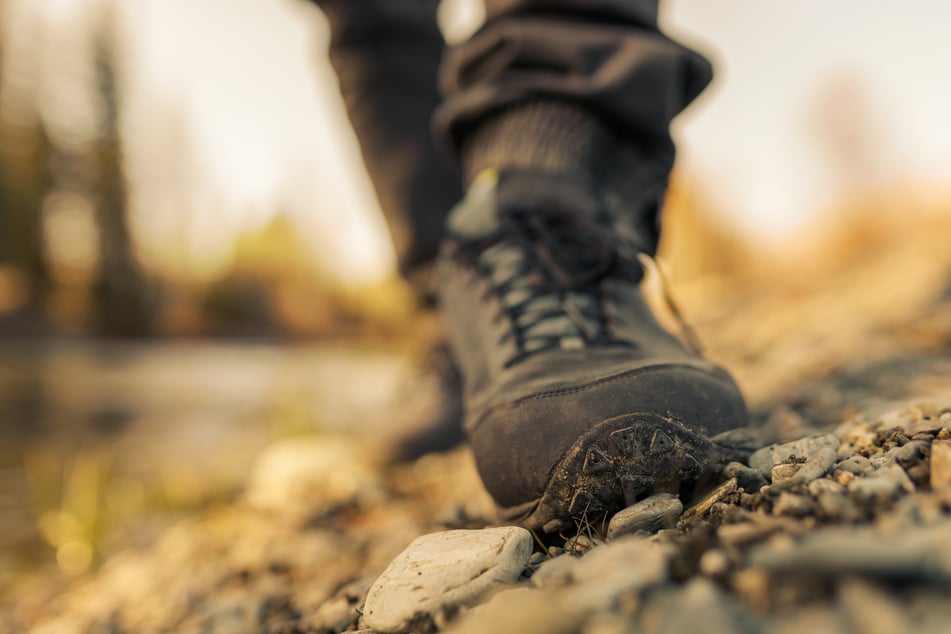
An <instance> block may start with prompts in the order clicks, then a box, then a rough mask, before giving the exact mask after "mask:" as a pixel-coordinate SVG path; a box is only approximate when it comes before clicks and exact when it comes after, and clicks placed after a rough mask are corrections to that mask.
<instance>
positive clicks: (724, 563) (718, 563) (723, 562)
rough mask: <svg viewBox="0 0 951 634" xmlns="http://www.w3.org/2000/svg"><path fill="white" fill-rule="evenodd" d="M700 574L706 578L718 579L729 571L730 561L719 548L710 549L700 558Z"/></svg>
mask: <svg viewBox="0 0 951 634" xmlns="http://www.w3.org/2000/svg"><path fill="white" fill-rule="evenodd" d="M699 566H700V572H702V573H703V574H705V575H707V576H708V577H720V576H722V575H725V574H726V573H727V571H729V569H730V560H729V558H727V556H726V553H724V552H723V551H722V550H720V549H719V548H711V549H709V550H707V551H706V552H704V553H703V555H701V556H700V563H699Z"/></svg>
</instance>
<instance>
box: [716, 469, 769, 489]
mask: <svg viewBox="0 0 951 634" xmlns="http://www.w3.org/2000/svg"><path fill="white" fill-rule="evenodd" d="M723 477H724V478H736V482H737V485H738V486H739V487H740V488H741V489H743V490H744V491H747V492H750V493H756V492H757V491H759V490H760V489H761V488H763V487H764V486H766V485H767V484H769V483H768V482H767V481H766V478H765V477H764V475H763V474H762V473H760V472H759V471H757V470H756V469H753V468H752V467H748V466H746V465H745V464H743V463H742V462H731V463H729V464H728V465H727V466H726V467H724V468H723Z"/></svg>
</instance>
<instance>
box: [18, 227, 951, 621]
mask: <svg viewBox="0 0 951 634" xmlns="http://www.w3.org/2000/svg"><path fill="white" fill-rule="evenodd" d="M945 235H947V233H945ZM928 239H930V238H928V236H924V237H923V238H922V240H923V241H925V242H920V243H918V244H916V245H910V246H909V247H908V248H906V249H904V250H900V251H896V252H895V253H894V254H891V256H890V257H889V258H885V259H883V260H882V261H881V262H880V263H879V264H868V265H863V266H861V267H858V268H855V269H852V270H848V271H841V272H839V273H837V274H836V275H835V276H831V277H829V278H828V279H826V280H824V282H823V285H822V287H821V288H818V289H816V290H815V292H812V293H808V294H802V295H801V296H799V297H798V298H788V297H787V298H786V299H785V300H782V301H783V302H784V303H780V301H781V300H780V298H779V296H778V295H773V294H771V293H770V292H768V290H766V289H765V287H763V288H761V289H759V290H757V289H755V288H754V289H746V290H745V291H744V292H746V293H747V294H744V292H740V291H739V290H735V289H734V292H730V293H720V294H718V296H719V297H720V298H721V303H719V304H717V303H711V302H709V301H707V302H706V303H704V301H701V300H702V293H701V294H698V295H697V296H696V297H700V298H701V299H696V300H694V299H689V298H688V301H686V302H685V303H686V304H687V305H686V307H685V308H686V312H687V314H688V315H698V319H697V320H696V322H697V325H698V330H699V331H700V335H701V337H702V338H703V339H704V340H705V341H707V342H708V344H709V345H710V346H711V350H712V354H713V356H714V357H716V358H717V359H718V360H720V361H721V362H723V363H724V364H726V365H727V366H728V367H730V368H731V369H732V370H734V371H735V372H736V374H737V375H738V377H739V380H740V383H741V385H742V386H743V387H744V389H745V391H746V393H747V394H748V396H749V397H750V400H751V402H752V404H753V406H754V417H753V418H754V424H755V427H754V428H753V429H752V431H751V432H750V433H749V434H747V435H746V436H745V437H743V438H739V436H737V437H736V438H734V441H735V443H734V445H735V456H734V457H735V461H734V462H732V463H731V464H729V465H728V466H727V467H726V469H725V471H724V474H723V478H722V481H721V483H720V484H719V486H718V487H717V488H716V489H714V490H712V491H708V492H706V494H705V495H702V496H700V497H698V498H697V499H694V500H687V501H679V500H672V499H669V498H665V497H663V496H661V497H655V498H650V499H648V500H645V501H643V502H640V503H639V504H638V505H635V507H632V508H630V509H628V510H627V511H625V512H624V514H623V515H622V517H621V518H620V519H618V520H617V521H616V522H615V523H613V524H612V525H611V526H590V525H587V524H585V523H579V526H578V532H577V534H576V535H575V536H571V535H566V537H568V538H569V539H567V541H566V542H565V543H563V544H559V545H556V546H544V547H543V546H542V545H540V544H538V543H537V542H534V540H531V541H530V542H526V541H524V540H525V536H524V535H521V536H520V535H519V533H518V532H517V531H507V532H504V533H502V534H501V535H502V537H499V539H505V540H509V539H515V540H523V541H520V542H518V544H516V545H515V546H511V547H508V546H507V547H505V548H502V547H500V548H499V549H498V552H499V553H507V554H505V557H506V559H505V560H504V561H502V560H499V561H494V560H493V561H489V562H488V563H487V564H486V565H485V569H486V570H488V569H492V570H500V571H502V570H504V571H506V575H507V576H506V575H502V576H500V577H499V578H497V579H496V578H493V582H492V583H491V584H489V583H485V579H484V578H482V577H480V576H479V573H480V572H482V570H477V571H475V573H473V571H472V570H471V569H470V568H469V567H467V565H466V562H467V561H470V559H472V558H471V557H469V556H468V555H466V554H465V551H460V550H459V549H460V543H461V544H467V543H472V544H475V543H477V542H478V543H483V542H486V541H487V540H488V542H491V539H495V538H496V537H497V536H498V535H497V534H496V533H490V532H486V529H487V528H488V527H492V526H495V520H494V516H493V512H492V505H491V502H490V500H489V498H488V496H487V494H486V493H485V492H484V490H483V489H482V487H481V484H480V483H479V480H478V477H477V475H476V473H475V469H474V464H473V461H472V457H471V455H470V453H469V452H468V450H467V449H466V448H465V447H460V448H457V449H455V450H452V451H448V452H444V453H438V454H431V455H428V456H424V457H423V458H420V459H418V460H416V461H414V462H411V463H408V464H398V465H393V464H390V463H388V462H387V461H384V460H382V459H380V458H379V456H380V455H381V454H379V453H378V452H376V451H367V450H366V448H367V447H368V446H369V445H370V443H369V441H368V437H367V435H366V434H365V433H349V434H339V433H329V432H328V433H324V434H322V435H318V436H309V437H294V438H288V439H283V440H279V441H277V442H273V443H272V444H269V445H268V446H267V447H265V448H264V449H263V450H262V451H261V452H260V454H259V455H258V456H257V457H256V459H255V463H254V466H253V467H252V468H250V469H249V470H248V472H247V476H246V478H245V484H244V486H243V487H242V489H241V492H240V494H238V495H237V496H236V497H235V498H234V499H233V500H230V501H225V502H222V503H219V504H216V505H214V506H213V507H212V508H203V509H201V510H196V511H194V512H192V513H190V514H188V515H187V516H186V517H185V518H184V519H182V520H181V521H179V522H178V523H176V524H175V525H174V526H172V527H170V528H168V529H166V530H164V531H162V532H161V534H160V535H159V537H158V538H157V539H156V540H155V541H154V542H153V543H151V545H149V546H147V547H144V548H136V549H129V550H127V551H124V552H122V553H119V554H116V555H114V556H112V557H111V558H109V559H108V560H107V561H106V562H105V563H104V564H103V565H102V566H101V567H100V568H99V569H98V570H97V571H96V572H95V573H94V574H89V575H86V576H84V577H82V578H80V579H78V580H77V581H76V582H74V583H73V584H72V585H71V586H70V587H69V589H68V591H67V592H64V593H61V594H58V595H57V596H55V597H54V598H52V599H50V598H49V593H48V592H46V593H44V592H40V591H30V589H29V588H27V589H23V588H21V589H20V590H19V592H18V594H17V596H16V597H15V598H16V599H17V601H16V603H15V604H14V607H13V609H11V610H9V611H8V613H7V614H6V616H4V617H3V619H4V620H3V621H2V622H0V624H3V625H6V626H7V627H8V628H10V629H11V631H17V630H18V629H19V630H22V629H30V630H31V631H33V632H38V633H43V634H46V633H55V634H60V633H63V634H69V633H71V632H93V633H98V632H103V633H105V632H109V633H113V634H120V633H125V632H129V633H132V632H136V633H137V632H215V633H218V632H221V633H224V632H273V633H291V632H308V633H311V632H339V631H354V630H361V629H363V630H364V631H370V630H369V627H370V624H371V623H368V620H367V617H368V616H369V615H370V611H372V612H373V613H374V614H379V613H380V611H381V610H384V608H385V609H390V608H389V607H387V606H393V605H398V606H399V605H403V604H401V603H400V602H401V601H402V602H405V600H406V599H405V595H401V594H400V592H401V590H400V588H403V589H404V590H405V589H406V588H407V587H408V588H409V590H413V586H412V584H402V585H401V583H402V581H401V578H400V577H399V575H400V574H404V573H405V572H406V571H411V572H412V573H413V574H418V575H419V576H420V577H421V578H423V579H425V580H426V583H420V584H418V585H419V586H420V587H421V588H422V587H425V588H428V590H426V591H427V592H428V593H429V594H427V596H426V597H422V598H421V597H416V599H414V601H416V602H415V603H414V604H413V606H416V607H415V608H413V609H411V610H410V612H409V614H408V616H407V617H406V619H404V620H403V621H400V618H403V617H399V618H396V617H394V619H395V620H393V621H392V622H391V621H386V622H385V623H384V621H377V622H374V623H373V624H374V625H375V626H377V627H380V625H379V623H384V627H385V628H386V629H403V630H407V631H422V632H425V631H447V632H487V631H498V632H505V631H512V632H514V631H518V632H542V633H545V632H551V633H555V632H584V633H586V634H611V633H621V632H665V633H666V632H684V631H696V630H703V631H705V632H709V633H716V634H719V633H720V632H723V633H727V632H744V631H748V632H760V631H762V632H777V633H780V632H801V631H810V630H811V631H816V632H896V631H902V632H939V631H946V629H947V623H948V622H949V620H951V555H949V553H951V384H949V383H948V380H947V379H948V377H949V376H951V293H949V292H948V289H949V288H951V256H948V255H939V254H941V253H943V250H933V251H932V250H928V248H930V247H934V246H935V245H938V244H940V241H938V240H937V238H934V240H933V242H927V240H928ZM922 253H933V254H934V257H930V258H922V257H921V254H922ZM942 258H943V259H942ZM923 260H927V261H925V262H923ZM876 267H879V268H876ZM909 279H912V280H913V281H914V286H915V290H914V292H912V291H911V290H908V289H907V288H904V287H902V288H901V289H899V290H897V291H896V294H895V298H896V299H893V301H886V300H887V298H885V299H883V297H882V288H891V285H894V284H899V285H900V284H902V283H903V280H904V281H905V282H907V281H908V280H909ZM751 298H753V299H751ZM731 306H732V308H731ZM741 308H742V310H741ZM380 415H381V416H385V414H383V413H381V414H380ZM456 530H474V531H478V533H477V534H478V535H480V536H482V537H479V538H478V539H476V538H475V537H473V540H466V539H459V538H458V535H460V534H458V533H452V534H445V533H442V532H443V531H456ZM432 534H436V536H434V537H426V538H423V540H422V544H423V546H422V547H420V545H419V544H420V542H419V541H417V542H414V540H417V539H418V538H420V536H425V535H432ZM461 535H465V534H461ZM472 535H473V536H475V535H476V533H473V534H472ZM411 543H412V544H415V545H414V546H413V547H412V548H411V549H410V550H409V551H404V549H406V548H407V547H408V546H409V545H410V544H411ZM506 543H508V542H506ZM440 544H442V545H440ZM526 544H528V545H529V546H531V547H532V548H531V551H529V550H526V548H527V547H526ZM420 548H422V550H420ZM440 548H444V549H445V550H443V551H441V550H440ZM419 552H424V553H425V557H423V556H421V555H419ZM441 552H444V553H445V556H444V557H443V556H440V554H439V553H441ZM401 553H403V554H402V555H401ZM460 553H462V554H460ZM463 555H465V556H463ZM475 556H476V555H473V557H475ZM483 556H485V555H484V553H481V551H480V554H478V557H483ZM501 556H502V555H500V557H501ZM479 561H482V560H481V559H480V560H479ZM407 562H408V563H407ZM446 562H455V563H453V564H452V565H447V563H446ZM391 564H392V565H391ZM384 571H387V574H386V575H385V576H384V577H383V581H381V582H380V583H376V582H377V580H378V579H380V577H381V574H383V573H384ZM400 571H403V572H400ZM473 579H479V580H480V581H479V583H478V584H475V585H473ZM394 580H395V581H394ZM375 583H376V585H375ZM440 584H442V585H440ZM467 584H468V585H467ZM371 587H372V588H374V590H373V592H370V591H371ZM467 588H468V590H467ZM368 593H369V594H370V596H371V600H370V602H369V605H368V603H367V596H368ZM388 593H390V594H388ZM380 597H383V598H380ZM394 597H395V598H394ZM403 608H405V605H403ZM373 618H374V617H372V616H371V617H370V621H372V620H373ZM397 622H399V623H398V624H396V625H394V624H393V623H397ZM386 623H390V624H389V625H386Z"/></svg>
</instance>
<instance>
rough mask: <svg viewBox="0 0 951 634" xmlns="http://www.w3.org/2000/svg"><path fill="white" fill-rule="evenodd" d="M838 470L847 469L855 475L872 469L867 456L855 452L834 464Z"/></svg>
mask: <svg viewBox="0 0 951 634" xmlns="http://www.w3.org/2000/svg"><path fill="white" fill-rule="evenodd" d="M836 469H837V470H839V471H848V472H849V473H854V474H855V475H867V474H868V473H870V472H871V471H872V463H871V462H870V461H869V459H868V458H866V457H865V456H862V455H860V454H855V455H853V456H851V457H849V458H846V459H845V460H843V461H841V462H840V463H839V464H837V465H836Z"/></svg>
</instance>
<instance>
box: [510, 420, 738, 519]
mask: <svg viewBox="0 0 951 634" xmlns="http://www.w3.org/2000/svg"><path fill="white" fill-rule="evenodd" d="M716 454H717V451H716V449H715V447H714V445H713V444H712V443H711V442H710V441H709V440H707V439H706V438H705V437H703V436H702V435H700V434H698V433H696V432H693V431H691V430H690V429H689V428H688V427H687V426H686V425H684V424H683V423H682V422H680V421H677V420H674V419H669V418H662V417H660V416H657V415H655V414H628V415H625V416H620V417H617V418H613V419H610V420H607V421H604V422H603V423H601V424H600V425H597V426H595V427H593V428H592V429H591V430H590V431H589V432H588V433H587V434H585V435H584V436H583V437H581V438H579V439H578V440H577V441H576V442H575V444H574V445H573V446H572V447H571V449H570V450H569V451H568V452H567V453H566V455H565V457H564V458H563V459H562V460H561V462H560V463H559V464H558V465H556V467H555V468H554V469H553V470H552V475H551V477H550V479H549V482H548V487H547V489H546V490H545V492H544V493H543V494H542V496H541V498H540V499H539V501H538V504H537V505H536V506H535V507H534V509H533V510H532V511H531V512H530V513H529V514H528V516H527V517H524V518H522V519H521V523H522V524H524V525H525V526H527V527H529V528H532V529H536V530H541V531H542V532H543V533H545V534H557V533H559V532H562V531H565V530H567V529H570V528H572V527H574V526H580V525H582V524H588V525H591V526H595V527H597V526H599V525H600V524H601V523H605V522H604V521H603V520H605V519H606V518H608V517H610V515H612V514H614V513H616V512H617V511H619V510H621V509H623V508H625V507H626V506H629V505H631V504H633V503H635V502H637V501H638V500H641V499H643V498H645V497H647V496H648V495H651V494H654V493H660V492H666V493H673V494H680V493H681V491H682V490H683V489H684V488H685V487H688V488H689V487H690V486H691V485H693V484H694V483H696V482H697V481H698V480H702V479H704V477H706V476H710V475H712V474H711V472H712V471H713V470H714V469H715V466H716V464H717V463H718V462H719V461H718V460H717V459H716Z"/></svg>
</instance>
